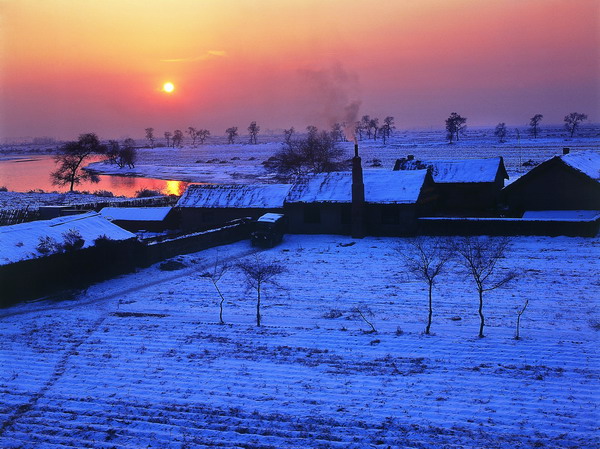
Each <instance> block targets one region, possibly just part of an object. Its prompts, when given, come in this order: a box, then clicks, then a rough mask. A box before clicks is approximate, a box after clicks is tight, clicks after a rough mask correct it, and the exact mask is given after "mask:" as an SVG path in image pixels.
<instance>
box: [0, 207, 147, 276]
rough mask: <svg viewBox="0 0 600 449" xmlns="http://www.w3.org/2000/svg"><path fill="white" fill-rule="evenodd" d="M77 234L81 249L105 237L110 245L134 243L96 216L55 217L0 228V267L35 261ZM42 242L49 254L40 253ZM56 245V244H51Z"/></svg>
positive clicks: (57, 248)
mask: <svg viewBox="0 0 600 449" xmlns="http://www.w3.org/2000/svg"><path fill="white" fill-rule="evenodd" d="M69 233H77V234H79V235H80V236H81V238H82V239H83V246H82V248H87V247H90V246H94V241H95V240H96V239H98V238H100V237H106V238H108V239H110V240H113V241H121V240H129V239H135V238H136V236H135V234H132V233H131V232H129V231H126V230H125V229H122V228H120V227H119V226H117V225H115V224H112V223H111V222H110V221H108V220H107V219H105V218H104V217H102V216H101V215H100V214H98V213H96V212H88V213H85V214H80V215H70V216H65V217H58V218H54V219H52V220H39V221H32V222H28V223H21V224H16V225H11V226H1V227H0V265H6V264H11V263H15V262H20V261H23V260H28V259H37V258H40V257H44V256H45V255H48V254H51V253H53V252H59V246H58V245H60V244H62V243H63V242H64V241H65V236H66V234H69ZM42 240H45V241H47V242H48V244H47V245H45V246H46V247H48V248H49V251H40V250H39V248H38V247H39V245H40V242H41V241H42ZM55 243H56V244H55Z"/></svg>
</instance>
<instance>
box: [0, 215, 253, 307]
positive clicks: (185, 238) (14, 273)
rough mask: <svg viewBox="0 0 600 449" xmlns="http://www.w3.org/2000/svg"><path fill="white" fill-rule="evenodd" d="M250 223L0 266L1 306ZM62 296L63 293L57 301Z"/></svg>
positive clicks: (239, 233) (243, 230) (217, 239)
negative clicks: (157, 240) (161, 239)
mask: <svg viewBox="0 0 600 449" xmlns="http://www.w3.org/2000/svg"><path fill="white" fill-rule="evenodd" d="M250 226H251V224H250V222H249V221H247V220H235V221H234V222H230V223H226V224H225V225H223V226H222V227H219V228H216V229H210V230H207V231H203V232H197V233H194V234H188V235H182V236H179V237H175V238H171V239H167V240H164V241H160V242H151V243H142V242H140V241H138V240H136V239H130V240H126V241H107V242H104V243H103V244H100V245H96V246H93V247H90V248H85V249H81V250H78V251H72V252H63V253H56V254H51V255H49V256H46V257H40V258H37V259H29V260H23V261H21V262H17V263H13V264H9V265H2V266H0V307H6V306H9V305H11V304H15V303H17V302H21V301H26V300H31V299H35V298H39V297H42V296H48V295H52V294H54V293H57V292H59V291H64V290H71V289H83V288H86V287H87V286H89V285H91V284H92V283H94V282H100V281H103V280H106V279H110V278H111V277H114V276H117V275H120V274H124V273H128V272H131V271H134V270H135V269H136V268H138V267H147V266H150V265H152V264H154V263H156V262H159V261H161V260H164V259H169V258H171V257H174V256H177V255H180V254H188V253H193V252H197V251H201V250H203V249H207V248H212V247H214V246H219V245H225V244H228V243H233V242H236V241H239V240H242V239H245V238H247V237H248V236H249V233H250ZM63 296H68V295H61V299H62V297H63Z"/></svg>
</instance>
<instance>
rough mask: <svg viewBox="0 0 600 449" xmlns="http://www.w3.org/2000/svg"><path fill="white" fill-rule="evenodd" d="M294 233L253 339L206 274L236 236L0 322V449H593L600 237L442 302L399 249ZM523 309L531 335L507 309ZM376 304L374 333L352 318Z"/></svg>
mask: <svg viewBox="0 0 600 449" xmlns="http://www.w3.org/2000/svg"><path fill="white" fill-rule="evenodd" d="M351 242H353V241H352V240H351V239H350V238H348V237H341V236H287V237H286V239H285V241H284V244H282V245H281V246H279V247H276V248H274V249H272V250H269V251H266V252H265V253H264V254H263V256H264V257H268V258H271V259H275V260H278V261H280V262H281V263H283V264H284V265H285V266H286V267H287V269H288V271H287V272H286V273H284V274H283V275H282V276H281V277H280V278H279V283H280V284H281V286H282V287H283V288H281V289H276V288H269V290H268V291H267V295H266V297H265V298H263V301H264V307H263V323H264V326H263V327H261V328H257V327H255V326H254V321H253V320H254V313H255V302H254V300H253V297H252V294H251V293H245V292H244V288H243V285H242V278H241V275H240V273H239V272H237V271H235V270H231V271H229V272H227V273H226V275H225V276H224V277H223V279H222V280H221V282H220V284H219V285H220V288H221V290H222V292H223V294H224V296H225V298H226V299H227V302H226V304H225V309H224V318H225V321H226V322H227V324H226V325H218V324H217V323H218V296H217V293H216V291H215V290H214V287H213V286H212V284H211V283H210V282H209V281H208V280H207V279H206V278H202V277H200V274H201V273H202V272H204V271H206V270H207V269H208V268H209V267H210V266H211V264H212V263H213V261H214V260H215V258H216V257H219V259H220V260H224V259H226V258H228V257H231V258H234V259H235V258H236V257H237V256H239V255H240V254H248V252H249V251H250V245H249V243H248V242H247V241H246V242H240V243H237V244H234V245H229V246H227V247H222V248H213V249H211V250H207V251H204V252H200V253H197V254H192V255H188V256H184V257H179V258H178V260H180V261H183V262H185V263H186V264H188V265H189V267H190V268H188V269H184V270H182V271H176V272H162V271H160V270H158V268H157V267H151V268H148V269H145V270H141V271H139V272H138V273H135V274H131V275H127V276H123V277H120V278H117V279H114V280H111V281H108V282H104V283H101V284H98V285H95V286H92V287H90V288H89V289H88V290H87V291H86V292H84V293H83V294H81V295H80V296H79V297H75V298H72V299H71V300H69V301H62V302H39V303H32V304H22V305H19V306H16V307H14V308H11V309H6V310H3V311H1V312H0V332H1V333H2V339H1V340H0V348H1V350H0V356H1V358H2V360H1V362H2V366H3V367H4V368H3V370H0V390H1V392H2V394H1V396H0V401H1V405H0V420H1V421H3V422H4V425H2V427H0V446H2V447H3V448H17V447H18V448H54V447H56V448H59V447H62V448H65V447H78V448H81V447H94V448H113V447H116V448H140V447H160V448H192V447H193V448H200V447H227V448H231V447H245V448H283V447H285V448H307V447H318V448H361V449H362V448H365V447H381V448H387V447H415V448H417V447H418V448H424V447H427V448H429V447H456V448H458V447H460V448H482V447H486V448H507V449H508V448H510V449H512V448H515V447H546V448H573V447H598V446H599V445H600V438H599V436H598V435H600V434H599V433H598V431H599V428H598V423H599V422H600V412H599V408H600V401H599V399H598V393H597V392H598V387H599V381H598V379H599V374H600V372H599V371H600V368H599V367H600V363H599V362H600V360H599V353H598V340H599V336H600V331H599V329H600V316H599V314H598V306H599V305H600V304H599V302H600V297H599V294H598V291H599V288H598V287H600V283H599V282H598V278H597V274H598V268H599V266H598V264H599V260H600V257H599V256H600V240H598V239H585V238H566V237H558V238H549V237H521V238H516V239H514V242H513V246H512V249H511V251H510V253H509V255H508V257H507V258H506V259H505V260H503V261H502V266H504V267H512V268H515V269H517V270H518V271H519V273H520V275H521V277H520V279H519V280H518V281H516V282H515V283H514V284H512V285H510V286H509V287H508V288H507V289H504V290H496V291H493V292H489V293H488V294H486V299H485V309H484V310H485V313H486V316H487V327H486V335H487V336H486V338H483V339H478V338H476V336H477V331H478V316H477V294H476V291H475V289H474V286H473V285H472V284H471V283H470V282H468V281H465V280H463V278H462V277H461V276H458V275H457V274H458V267H457V266H456V265H455V264H453V265H452V266H450V267H449V269H448V272H447V273H446V274H445V275H443V276H441V277H440V279H439V284H438V286H437V288H436V289H435V291H434V320H433V326H432V332H434V335H431V336H425V335H423V334H422V331H423V329H424V327H425V320H426V313H427V310H426V304H427V299H426V298H427V297H426V294H427V293H426V288H425V285H423V284H421V283H419V282H416V281H415V280H413V279H412V278H411V277H409V276H408V275H407V274H406V273H404V271H403V270H402V268H401V266H402V265H401V263H400V260H399V256H398V253H397V252H396V251H395V250H394V247H395V246H396V245H397V244H398V242H402V240H401V239H391V238H365V239H363V240H359V241H356V243H355V244H353V245H349V244H350V243H351ZM526 299H529V306H528V308H527V310H526V312H525V313H524V315H523V317H522V327H521V335H522V337H523V339H522V340H520V341H516V340H514V339H513V335H514V331H515V321H516V309H517V308H518V307H522V306H523V304H524V302H525V300H526ZM358 304H368V305H369V307H370V308H371V310H372V311H373V316H372V317H371V318H370V320H371V321H372V322H373V324H374V326H375V327H376V329H377V331H378V332H377V333H375V334H373V333H366V332H365V331H366V330H367V329H368V326H367V325H366V324H365V323H364V322H362V321H360V320H355V319H350V318H351V313H350V311H351V309H352V308H353V307H354V306H356V305H358Z"/></svg>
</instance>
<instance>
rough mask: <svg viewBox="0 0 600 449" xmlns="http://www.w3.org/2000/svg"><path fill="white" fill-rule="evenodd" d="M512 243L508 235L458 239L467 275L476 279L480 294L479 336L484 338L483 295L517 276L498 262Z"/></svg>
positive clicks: (460, 254) (458, 249) (457, 246)
mask: <svg viewBox="0 0 600 449" xmlns="http://www.w3.org/2000/svg"><path fill="white" fill-rule="evenodd" d="M509 245H510V240H509V239H508V238H506V237H496V238H494V237H464V238H462V239H460V240H459V241H458V243H457V244H456V247H455V250H456V252H457V253H458V254H459V256H460V260H461V262H462V265H463V267H464V268H465V270H466V275H467V276H469V277H471V278H472V279H473V281H475V285H476V286H477V293H478V294H479V309H478V312H479V338H483V337H484V335H483V327H484V325H485V317H484V315H483V295H484V293H486V292H489V291H492V290H496V289H497V288H500V287H503V286H505V285H506V284H508V283H509V282H510V281H512V280H513V279H515V278H516V277H517V273H516V271H513V270H505V271H500V270H499V267H498V262H500V260H502V259H504V256H505V254H506V252H507V250H508V247H509Z"/></svg>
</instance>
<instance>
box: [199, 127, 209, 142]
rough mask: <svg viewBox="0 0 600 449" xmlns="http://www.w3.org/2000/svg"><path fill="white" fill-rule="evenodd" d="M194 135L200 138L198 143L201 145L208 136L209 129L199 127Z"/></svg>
mask: <svg viewBox="0 0 600 449" xmlns="http://www.w3.org/2000/svg"><path fill="white" fill-rule="evenodd" d="M196 136H197V137H198V139H200V145H202V144H203V143H204V141H205V140H206V138H207V137H208V136H210V131H209V130H208V129H199V130H198V132H197V133H196Z"/></svg>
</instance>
